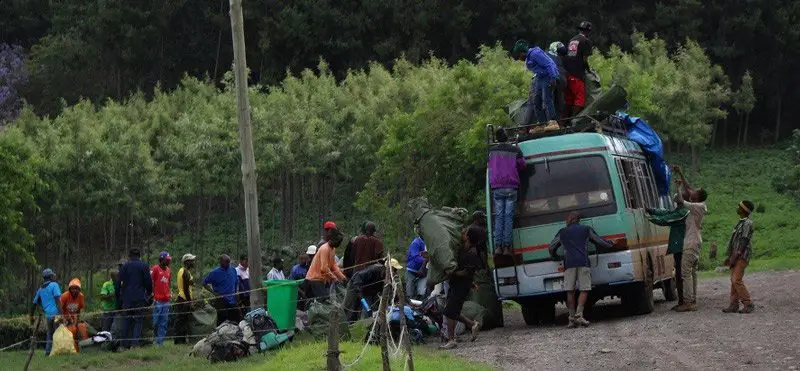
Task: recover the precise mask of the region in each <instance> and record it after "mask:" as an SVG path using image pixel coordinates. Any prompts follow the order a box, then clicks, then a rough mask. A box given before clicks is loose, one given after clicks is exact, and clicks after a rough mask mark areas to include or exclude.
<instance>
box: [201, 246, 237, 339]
mask: <svg viewBox="0 0 800 371" xmlns="http://www.w3.org/2000/svg"><path fill="white" fill-rule="evenodd" d="M238 285H239V276H238V275H237V274H236V269H235V268H233V267H231V257H230V256H228V255H226V254H222V255H221V256H220V257H219V267H217V268H215V269H214V270H213V271H211V273H209V274H208V276H206V278H205V279H204V280H203V287H204V288H205V289H206V290H208V291H209V292H211V293H212V294H214V307H215V308H216V309H217V326H219V325H221V324H222V323H223V322H225V321H231V322H233V323H236V324H239V322H240V321H241V320H242V312H241V311H240V309H239V303H238V297H239V296H238V295H237V291H238V290H237V287H238Z"/></svg>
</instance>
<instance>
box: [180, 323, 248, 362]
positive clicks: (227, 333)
mask: <svg viewBox="0 0 800 371" xmlns="http://www.w3.org/2000/svg"><path fill="white" fill-rule="evenodd" d="M243 339H244V332H243V331H242V329H241V328H239V326H237V325H236V324H235V323H233V322H229V321H225V322H223V323H222V324H220V325H219V326H217V328H216V329H215V330H214V332H212V333H211V334H210V335H208V336H206V337H205V338H204V339H202V340H200V341H198V342H197V344H195V346H194V348H192V352H191V354H193V355H195V356H198V357H205V358H209V359H210V357H211V354H212V353H213V352H214V349H215V348H219V347H220V346H221V345H222V344H225V343H227V342H230V341H236V342H239V343H242V342H243ZM243 345H244V346H245V347H246V344H243Z"/></svg>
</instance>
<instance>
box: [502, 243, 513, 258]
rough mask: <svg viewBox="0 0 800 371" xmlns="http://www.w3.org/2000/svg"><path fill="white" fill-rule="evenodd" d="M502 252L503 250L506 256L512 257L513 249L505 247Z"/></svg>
mask: <svg viewBox="0 0 800 371" xmlns="http://www.w3.org/2000/svg"><path fill="white" fill-rule="evenodd" d="M504 250H505V251H504V252H505V254H506V255H508V256H514V248H513V247H511V246H508V245H506V247H504Z"/></svg>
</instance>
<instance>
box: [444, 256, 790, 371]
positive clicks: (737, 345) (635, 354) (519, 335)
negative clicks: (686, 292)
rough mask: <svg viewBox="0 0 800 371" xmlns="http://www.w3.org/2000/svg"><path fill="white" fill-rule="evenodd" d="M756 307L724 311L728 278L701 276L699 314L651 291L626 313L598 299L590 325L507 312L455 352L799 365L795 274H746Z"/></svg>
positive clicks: (500, 360) (497, 358) (521, 365)
mask: <svg viewBox="0 0 800 371" xmlns="http://www.w3.org/2000/svg"><path fill="white" fill-rule="evenodd" d="M745 284H746V285H747V286H748V289H749V290H750V293H751V295H752V296H753V300H754V302H755V304H756V312H755V313H753V314H749V315H744V314H724V313H722V312H721V309H722V308H723V307H724V306H726V305H727V303H728V293H729V290H730V282H729V280H728V279H727V278H712V279H706V280H701V281H700V284H699V288H698V311H697V312H693V313H675V312H672V311H670V310H669V308H670V307H672V306H673V305H674V302H665V301H664V300H663V296H662V295H661V292H660V291H656V293H655V295H656V309H655V311H654V312H653V313H652V314H650V315H645V316H633V317H630V316H624V315H623V314H622V310H621V307H620V305H619V301H618V300H607V301H604V302H600V303H598V304H597V305H598V307H596V308H595V318H594V319H593V321H594V322H593V323H592V326H590V327H588V328H582V329H572V330H570V329H566V328H564V325H565V324H566V313H565V308H563V307H560V308H559V312H558V313H559V317H558V324H556V325H553V326H538V327H527V326H526V325H525V323H524V321H523V320H522V314H521V313H520V312H519V311H518V310H507V311H506V313H505V324H506V327H504V328H501V329H495V330H491V331H486V332H483V333H481V336H480V337H479V338H478V340H477V341H476V342H475V343H461V344H459V348H457V349H455V350H453V352H454V353H455V354H458V355H460V356H462V357H465V358H467V359H471V360H476V361H482V362H486V363H489V364H491V365H494V366H496V367H498V368H500V369H503V370H564V369H570V370H599V369H605V370H642V369H648V370H653V371H655V370H709V369H715V370H723V369H724V370H744V369H747V370H753V369H756V370H764V369H769V370H772V369H779V370H800V310H799V309H800V272H797V271H783V272H759V273H753V274H746V275H745Z"/></svg>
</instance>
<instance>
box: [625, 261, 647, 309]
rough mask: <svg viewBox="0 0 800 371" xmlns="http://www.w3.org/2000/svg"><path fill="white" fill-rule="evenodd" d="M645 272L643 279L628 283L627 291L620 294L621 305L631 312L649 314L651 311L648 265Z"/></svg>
mask: <svg viewBox="0 0 800 371" xmlns="http://www.w3.org/2000/svg"><path fill="white" fill-rule="evenodd" d="M648 263H649V262H648ZM648 265H649V264H648ZM645 272H647V273H645V277H644V281H643V282H636V283H634V284H632V285H630V287H629V289H628V290H627V292H626V293H625V294H624V295H623V296H622V306H623V307H625V309H627V310H628V311H629V312H630V313H631V314H637V315H638V314H650V313H652V312H653V308H654V305H653V275H652V271H651V270H650V267H649V266H648V267H647V269H646V271H645Z"/></svg>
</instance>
